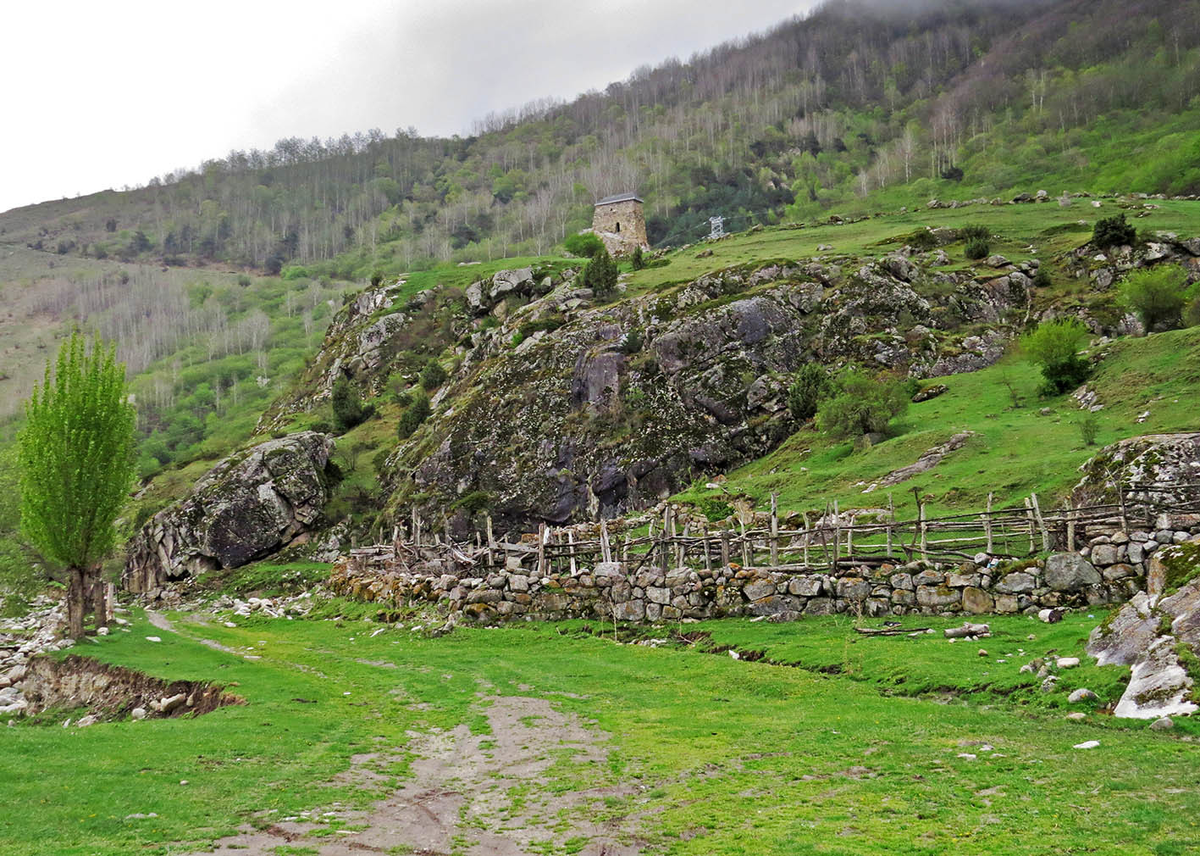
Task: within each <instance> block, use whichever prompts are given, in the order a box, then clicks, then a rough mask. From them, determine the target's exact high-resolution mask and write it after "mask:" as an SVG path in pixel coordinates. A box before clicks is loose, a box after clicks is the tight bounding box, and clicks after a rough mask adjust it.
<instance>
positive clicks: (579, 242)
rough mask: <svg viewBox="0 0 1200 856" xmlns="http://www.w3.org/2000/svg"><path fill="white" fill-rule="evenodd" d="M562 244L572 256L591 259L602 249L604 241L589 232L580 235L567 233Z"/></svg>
mask: <svg viewBox="0 0 1200 856" xmlns="http://www.w3.org/2000/svg"><path fill="white" fill-rule="evenodd" d="M563 246H564V247H566V249H567V252H568V253H570V254H571V255H573V256H579V257H581V258H585V259H591V258H595V257H596V255H597V254H598V253H599V252H600V251H601V250H603V249H604V242H603V241H602V240H600V238H598V237H597V236H596V235H593V234H592V233H591V232H585V233H584V234H582V235H568V236H567V238H566V240H564V241H563Z"/></svg>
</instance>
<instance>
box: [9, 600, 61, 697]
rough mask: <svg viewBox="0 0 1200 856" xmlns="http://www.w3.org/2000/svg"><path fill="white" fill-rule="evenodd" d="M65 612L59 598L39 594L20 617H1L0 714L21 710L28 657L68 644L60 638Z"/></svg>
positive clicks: (58, 648)
mask: <svg viewBox="0 0 1200 856" xmlns="http://www.w3.org/2000/svg"><path fill="white" fill-rule="evenodd" d="M65 621H66V614H65V611H64V609H63V607H62V605H61V604H60V603H59V602H58V601H52V600H50V599H49V598H45V597H39V598H38V599H37V600H36V601H34V603H33V608H32V609H31V610H30V611H29V612H28V614H26V615H25V616H23V617H21V618H6V619H0V714H5V713H10V714H11V713H24V712H25V711H26V710H27V709H28V708H29V702H28V700H27V699H26V698H25V679H26V677H27V674H28V663H29V659H30V658H31V657H35V656H37V655H38V654H43V653H46V652H50V651H58V650H60V649H62V648H69V647H70V646H71V644H72V642H71V640H70V639H63V638H61V629H62V627H63V625H64V623H65Z"/></svg>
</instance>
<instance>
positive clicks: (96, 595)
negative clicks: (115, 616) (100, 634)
mask: <svg viewBox="0 0 1200 856" xmlns="http://www.w3.org/2000/svg"><path fill="white" fill-rule="evenodd" d="M88 575H89V576H90V577H91V586H89V588H90V589H91V591H92V611H93V612H94V613H95V624H96V628H97V629H99V628H101V627H107V626H108V583H106V582H105V581H104V577H103V575H102V573H101V571H100V569H99V568H92V569H91V570H90V571H88Z"/></svg>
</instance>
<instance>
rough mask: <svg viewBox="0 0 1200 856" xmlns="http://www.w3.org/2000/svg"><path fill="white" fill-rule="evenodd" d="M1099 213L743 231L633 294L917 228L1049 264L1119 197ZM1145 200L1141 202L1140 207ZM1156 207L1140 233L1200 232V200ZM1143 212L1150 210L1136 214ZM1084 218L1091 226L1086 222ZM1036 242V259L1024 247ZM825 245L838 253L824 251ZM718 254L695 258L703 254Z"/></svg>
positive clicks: (639, 282)
mask: <svg viewBox="0 0 1200 856" xmlns="http://www.w3.org/2000/svg"><path fill="white" fill-rule="evenodd" d="M1101 202H1102V206H1101V207H1100V208H1092V207H1091V204H1090V200H1087V199H1079V200H1076V201H1075V203H1074V205H1072V206H1071V207H1070V208H1060V207H1059V206H1058V205H1057V204H1056V203H1054V202H1048V203H1042V204H1028V205H996V206H993V205H973V206H970V207H967V208H957V209H946V208H938V209H933V210H927V209H924V208H919V209H914V210H910V211H909V212H907V213H898V211H896V210H895V209H893V210H892V211H891V212H889V213H888V214H886V215H884V216H881V217H869V218H867V219H865V220H859V221H857V222H853V223H847V224H845V225H841V226H835V225H829V224H825V225H810V226H804V227H802V228H796V227H794V226H791V227H789V226H780V227H769V228H766V229H764V230H762V231H760V232H743V233H741V234H738V235H734V236H732V237H730V238H727V239H725V240H722V241H718V242H716V243H713V244H703V245H696V246H693V247H690V248H688V249H686V250H677V251H674V252H672V253H670V254H668V256H667V258H668V259H670V264H668V265H666V266H665V267H657V268H649V269H646V270H641V271H636V272H634V273H633V274H632V275H631V277H630V290H631V292H643V291H657V290H659V289H661V288H663V287H665V286H668V285H671V284H674V283H682V282H689V281H691V280H693V279H695V278H696V277H698V276H700V275H701V274H703V273H707V272H708V271H712V270H719V269H721V268H724V267H730V266H733V265H740V264H749V263H754V262H758V261H760V260H763V259H779V258H784V259H807V258H809V257H811V256H825V257H827V258H828V259H831V260H838V259H840V258H843V257H847V256H863V255H866V256H880V255H884V254H886V253H888V252H890V251H892V250H895V249H898V248H899V247H900V246H902V245H903V243H904V241H903V237H904V236H907V235H910V234H911V233H912V232H913V231H914V230H916V229H919V228H922V227H924V226H929V227H930V228H938V227H946V228H951V229H957V228H960V227H962V226H965V225H968V224H975V223H979V224H982V225H985V226H987V227H988V228H989V229H990V230H991V232H992V234H993V235H999V238H998V239H993V240H992V241H991V247H992V250H991V251H992V252H993V253H1000V254H1002V255H1004V256H1006V257H1008V258H1009V260H1010V261H1020V260H1022V259H1026V258H1031V257H1037V258H1042V259H1048V258H1050V257H1051V256H1053V255H1054V254H1056V253H1060V252H1064V251H1066V250H1072V249H1074V248H1075V247H1078V246H1079V245H1080V244H1083V243H1085V242H1086V241H1088V240H1089V239H1090V238H1091V236H1092V226H1093V224H1094V223H1095V221H1096V220H1097V219H1099V218H1101V217H1108V216H1111V215H1112V214H1114V213H1116V212H1117V211H1118V210H1120V209H1118V206H1117V202H1116V200H1112V199H1104V200H1101ZM1140 204H1141V203H1139V205H1140ZM1153 204H1155V205H1159V206H1160V208H1158V209H1157V210H1151V211H1145V215H1146V216H1144V217H1136V218H1134V217H1133V216H1132V215H1133V214H1134V213H1138V212H1137V211H1134V210H1130V211H1128V216H1130V218H1131V219H1130V222H1132V223H1133V224H1135V225H1136V226H1137V228H1138V229H1148V230H1151V231H1160V230H1161V231H1173V232H1177V233H1179V234H1181V235H1197V234H1200V202H1195V201H1174V200H1161V201H1159V200H1155V201H1154V202H1153ZM1138 211H1144V209H1140V208H1139V209H1138ZM1080 220H1083V221H1084V223H1085V225H1080V224H1079V221H1080ZM1031 244H1032V245H1033V246H1034V247H1035V248H1036V249H1037V253H1036V254H1032V253H1030V252H1028V251H1027V250H1026V248H1027V247H1029V246H1030V245H1031ZM821 245H828V246H832V247H833V249H832V250H826V251H818V250H817V248H818V247H819V246H821ZM702 248H703V249H711V250H712V252H713V254H712V256H710V257H706V258H696V255H697V253H698V252H699V251H700V250H701V249H702ZM944 249H945V250H946V253H947V255H949V256H950V260H951V264H950V265H949V266H948V267H947V268H946V269H947V270H954V269H958V268H961V267H967V266H969V263H968V262H967V260H966V259H965V258H964V256H963V244H962V242H957V243H955V244H951V245H949V246H947V247H944Z"/></svg>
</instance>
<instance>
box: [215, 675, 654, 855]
mask: <svg viewBox="0 0 1200 856" xmlns="http://www.w3.org/2000/svg"><path fill="white" fill-rule="evenodd" d="M485 704H486V705H487V707H486V709H485V713H486V715H487V719H488V723H489V725H490V726H491V729H490V730H491V733H490V734H481V735H476V734H471V732H470V729H469V728H468V727H467V726H466V725H460V726H458V727H457V728H455V729H454V730H452V731H447V732H438V733H431V734H413V739H412V741H411V742H410V743H409V744H408V746H406V747H405V749H406V750H407V751H409V752H412V753H414V754H416V755H417V759H416V760H414V761H413V762H412V764H411V767H410V770H411V773H412V778H411V779H410V780H408V781H407V782H406V784H405V785H404V786H403V787H402V788H400V789H399V790H397V791H395V792H394V793H393V794H392V795H391V796H389V797H388V798H387V799H385V800H383V801H381V802H379V803H377V804H376V805H375V806H374V808H372V809H370V810H368V811H357V812H349V811H341V812H336V813H333V812H316V811H314V812H311V813H310V814H309V817H310V818H321V819H322V820H329V819H331V818H334V817H336V818H338V819H341V820H344V821H346V823H347V824H348V825H350V826H352V827H355V828H359V827H365V828H362V829H361V830H360V831H354V832H351V831H349V830H339V831H337V832H336V833H335V835H334V836H326V837H310V836H309V835H308V833H309V832H311V831H313V830H314V829H318V830H322V831H326V830H327V829H328V827H325V826H324V825H319V824H314V823H313V822H311V821H307V819H306V818H289V819H284V820H281V821H280V822H279V823H277V824H276V825H274V826H271V827H269V828H268V829H266V830H263V831H253V830H250V829H247V830H246V831H245V832H243V833H241V834H239V835H236V836H232V837H229V838H224V839H221V840H219V841H218V842H217V846H216V851H215V852H217V853H237V854H242V856H268V854H274V853H275V852H276V850H275V848H277V847H279V845H281V844H286V843H289V842H293V846H296V847H306V848H311V850H312V851H313V852H316V853H319V854H321V856H355V854H362V853H389V852H399V853H404V852H411V853H413V854H416V856H449V854H450V853H451V852H452V851H453V852H454V853H456V854H457V853H465V854H467V856H525V854H533V853H546V852H552V853H560V852H564V851H565V850H566V848H565V846H564V845H565V843H566V842H567V841H570V840H571V839H575V841H576V842H578V840H579V839H581V838H584V839H587V841H588V843H587V844H585V845H584V847H583V848H582V849H581V850H578V851H576V852H578V853H579V854H580V856H636V854H639V853H641V852H642V851H641V848H640V846H639V845H638V844H637V843H636V839H635V838H634V837H633V836H632V835H631V834H630V830H629V829H628V828H626V826H627V824H628V821H626V820H624V819H623V818H615V819H613V820H605V819H604V818H605V815H606V814H607V812H606V808H605V799H606V798H608V797H614V796H622V795H624V794H627V793H630V792H631V791H630V790H628V789H622V788H614V787H595V788H591V789H587V790H582V791H571V792H567V793H561V794H559V793H548V792H547V789H546V787H545V786H546V784H547V783H548V782H547V779H548V777H549V776H550V775H553V774H552V773H551V767H552V766H553V765H555V764H556V763H557V764H562V763H567V764H575V765H580V766H579V767H578V768H577V769H575V770H572V772H578V773H580V774H581V775H582V776H584V777H586V776H588V775H589V773H590V772H591V771H595V772H596V773H597V774H599V773H600V771H601V770H602V769H603V767H602V765H603V764H604V762H605V760H606V758H607V754H608V753H607V750H606V749H605V748H604V746H603V740H604V739H605V738H606V737H607V735H605V734H604V733H603V732H599V731H596V730H593V729H589V728H586V727H585V726H584V725H583V724H582V723H581V722H579V721H578V719H576V718H575V717H572V716H568V715H564V714H562V713H559V712H558V711H556V710H554V708H553V707H551V705H550V703H549V702H548V701H546V700H545V699H538V698H526V697H523V696H506V697H496V698H491V699H488V700H486V701H485ZM387 760H388V759H387V758H384V757H383V756H381V755H380V754H378V753H377V754H373V755H363V756H358V757H356V758H355V764H354V766H353V767H352V768H351V770H350V771H348V772H347V773H345V774H343V775H342V776H340V777H339V778H345V777H347V776H348V777H350V778H351V779H354V780H357V781H362V782H366V781H368V780H370V779H371V778H377V777H378V774H377V773H375V772H373V771H372V770H371V769H370V767H371V766H373V765H377V764H379V762H381V761H383V762H386V761H387ZM600 777H601V776H600V775H597V778H600ZM331 838H333V839H335V840H331ZM531 848H536V849H531Z"/></svg>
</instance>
